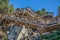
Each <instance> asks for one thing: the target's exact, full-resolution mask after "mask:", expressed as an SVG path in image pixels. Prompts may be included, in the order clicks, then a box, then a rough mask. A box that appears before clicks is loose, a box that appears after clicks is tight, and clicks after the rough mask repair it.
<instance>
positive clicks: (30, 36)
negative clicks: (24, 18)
mask: <svg viewBox="0 0 60 40" xmlns="http://www.w3.org/2000/svg"><path fill="white" fill-rule="evenodd" d="M38 39H39V40H40V34H39V33H38V32H33V30H31V29H28V28H25V26H23V28H22V30H21V32H20V34H19V36H18V38H17V40H38Z"/></svg>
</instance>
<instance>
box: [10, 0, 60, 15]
mask: <svg viewBox="0 0 60 40" xmlns="http://www.w3.org/2000/svg"><path fill="white" fill-rule="evenodd" d="M10 4H13V5H14V7H15V9H16V8H25V7H27V6H28V7H30V8H31V9H33V10H34V11H36V10H41V9H42V8H45V9H46V11H49V12H54V13H55V14H54V15H55V16H56V15H57V9H58V6H60V0H10Z"/></svg>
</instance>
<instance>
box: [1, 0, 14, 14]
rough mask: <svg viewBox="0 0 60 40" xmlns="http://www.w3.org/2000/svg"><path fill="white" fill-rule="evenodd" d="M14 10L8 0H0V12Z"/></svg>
mask: <svg viewBox="0 0 60 40" xmlns="http://www.w3.org/2000/svg"><path fill="white" fill-rule="evenodd" d="M13 10H14V7H13V5H9V0H0V13H11V12H12V11H13Z"/></svg>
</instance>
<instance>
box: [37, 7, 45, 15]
mask: <svg viewBox="0 0 60 40" xmlns="http://www.w3.org/2000/svg"><path fill="white" fill-rule="evenodd" d="M37 13H38V14H40V15H43V14H46V10H45V9H44V8H42V10H38V11H37Z"/></svg>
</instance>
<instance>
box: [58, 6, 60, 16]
mask: <svg viewBox="0 0 60 40" xmlns="http://www.w3.org/2000/svg"><path fill="white" fill-rule="evenodd" d="M58 16H60V6H59V7H58Z"/></svg>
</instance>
